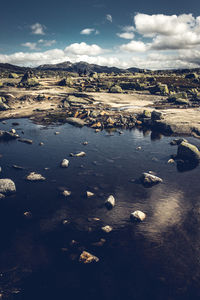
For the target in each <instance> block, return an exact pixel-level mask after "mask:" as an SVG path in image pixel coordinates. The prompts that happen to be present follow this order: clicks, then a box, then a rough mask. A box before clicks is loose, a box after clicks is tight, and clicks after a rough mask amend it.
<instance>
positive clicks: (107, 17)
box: [106, 14, 113, 23]
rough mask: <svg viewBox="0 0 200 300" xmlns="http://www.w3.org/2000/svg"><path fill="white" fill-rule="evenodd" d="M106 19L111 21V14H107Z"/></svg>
mask: <svg viewBox="0 0 200 300" xmlns="http://www.w3.org/2000/svg"><path fill="white" fill-rule="evenodd" d="M106 20H107V21H109V22H110V23H112V21H113V19H112V16H111V15H110V14H107V15H106Z"/></svg>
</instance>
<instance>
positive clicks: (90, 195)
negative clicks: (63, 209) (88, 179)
mask: <svg viewBox="0 0 200 300" xmlns="http://www.w3.org/2000/svg"><path fill="white" fill-rule="evenodd" d="M86 196H87V198H90V197H93V196H94V193H92V192H90V191H87V192H86Z"/></svg>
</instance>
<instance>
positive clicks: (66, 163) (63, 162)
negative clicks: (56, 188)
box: [60, 159, 69, 168]
mask: <svg viewBox="0 0 200 300" xmlns="http://www.w3.org/2000/svg"><path fill="white" fill-rule="evenodd" d="M60 166H61V167H62V168H67V167H68V166H69V161H68V159H63V161H62V162H61V164H60Z"/></svg>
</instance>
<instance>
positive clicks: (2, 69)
mask: <svg viewBox="0 0 200 300" xmlns="http://www.w3.org/2000/svg"><path fill="white" fill-rule="evenodd" d="M30 69H31V68H26V67H19V66H15V65H11V64H3V63H0V72H5V71H7V72H11V73H24V72H26V71H28V70H30Z"/></svg>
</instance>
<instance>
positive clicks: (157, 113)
mask: <svg viewBox="0 0 200 300" xmlns="http://www.w3.org/2000/svg"><path fill="white" fill-rule="evenodd" d="M151 119H152V120H153V121H155V120H161V119H163V114H162V113H161V112H160V111H156V110H153V111H152V113H151Z"/></svg>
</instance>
